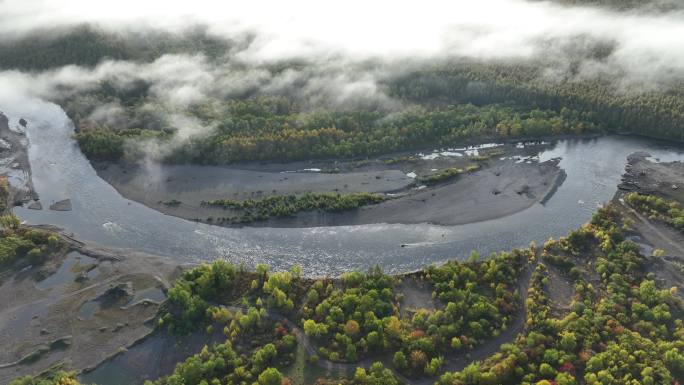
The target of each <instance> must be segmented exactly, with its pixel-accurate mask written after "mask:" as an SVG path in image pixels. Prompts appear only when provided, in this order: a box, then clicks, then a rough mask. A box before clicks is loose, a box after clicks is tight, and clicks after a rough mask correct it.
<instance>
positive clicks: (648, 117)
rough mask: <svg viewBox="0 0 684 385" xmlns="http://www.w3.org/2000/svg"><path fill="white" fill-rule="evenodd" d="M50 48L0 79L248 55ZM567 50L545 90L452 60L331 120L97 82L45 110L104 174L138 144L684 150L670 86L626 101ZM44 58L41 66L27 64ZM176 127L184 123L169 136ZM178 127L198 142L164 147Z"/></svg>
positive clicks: (166, 154) (538, 75) (209, 42)
mask: <svg viewBox="0 0 684 385" xmlns="http://www.w3.org/2000/svg"><path fill="white" fill-rule="evenodd" d="M53 35H54V36H53V37H51V38H46V37H44V36H43V35H39V34H36V35H35V36H29V37H25V38H22V39H19V40H11V39H10V40H9V41H7V42H4V43H1V44H0V67H2V68H16V69H22V70H28V71H35V70H39V69H47V68H50V69H55V68H58V67H60V66H63V65H66V64H77V65H81V66H84V67H86V68H88V67H93V66H94V65H96V63H101V62H102V61H104V60H107V59H117V60H126V61H128V62H133V63H151V62H153V61H155V60H157V59H159V58H160V57H162V56H163V55H165V54H179V53H181V54H183V53H187V54H200V55H202V57H203V58H204V59H203V60H204V63H207V65H209V66H220V65H223V64H222V63H223V62H224V61H226V60H227V61H228V62H229V63H230V61H231V60H233V59H232V56H231V55H233V53H234V52H239V51H240V49H241V48H244V47H246V46H249V38H248V37H245V38H244V39H243V40H242V41H240V42H230V41H227V40H222V39H218V38H215V37H212V36H211V35H209V34H207V33H206V32H205V31H204V30H202V29H201V28H197V29H196V30H191V31H188V32H186V33H182V34H168V33H166V34H165V33H161V32H149V33H143V32H138V33H131V34H128V35H126V34H122V35H116V34H113V33H110V32H106V31H103V30H99V29H97V28H95V27H90V26H82V27H79V28H76V29H72V30H66V31H60V32H59V33H57V32H55V33H54V34H53ZM578 39H581V38H578ZM577 45H579V46H581V47H582V48H573V49H574V50H575V51H577V52H575V51H572V52H568V54H572V55H571V57H570V58H568V59H567V60H568V61H569V63H568V66H567V67H568V68H567V69H566V70H564V72H562V73H561V74H558V75H554V76H553V78H549V72H550V71H551V72H553V71H554V70H555V69H556V66H557V65H558V62H557V60H556V59H554V58H547V59H530V60H511V61H501V60H500V61H487V62H484V61H478V60H474V59H458V58H454V59H448V60H447V59H440V60H434V61H432V62H430V63H426V62H424V63H420V62H416V63H412V65H410V66H408V67H407V68H406V69H402V70H394V69H392V68H388V70H387V71H385V72H386V73H385V74H383V75H382V76H380V77H378V78H377V80H376V82H377V84H376V86H377V91H378V92H380V95H381V97H382V98H381V99H382V100H389V101H390V103H384V102H381V101H380V99H378V100H373V99H371V100H369V101H366V102H361V101H359V102H358V103H357V104H355V105H352V106H345V105H340V106H335V105H330V103H327V102H326V100H328V99H326V98H328V97H329V96H326V95H325V94H323V95H317V94H315V93H314V94H301V93H297V92H295V91H294V90H292V89H286V90H282V89H281V90H274V89H273V90H269V89H268V88H265V89H261V88H260V87H258V86H255V87H251V88H249V87H248V88H246V89H244V90H243V91H242V92H241V93H238V94H230V95H223V96H222V95H220V90H219V89H217V90H215V91H212V92H216V93H217V94H216V95H212V96H210V97H208V98H205V99H202V100H199V101H193V102H191V103H190V104H189V105H186V106H182V107H178V106H176V107H173V108H171V107H169V106H168V105H165V104H164V103H163V102H162V101H160V100H159V97H160V96H159V94H158V92H159V90H158V89H157V86H156V84H154V83H151V82H150V81H148V80H144V79H143V78H138V79H136V78H135V77H134V78H132V79H128V80H127V81H126V82H124V83H123V84H117V83H116V82H113V81H111V80H109V79H104V80H102V81H101V82H100V83H98V84H97V86H95V87H88V88H85V89H71V90H70V91H69V92H66V93H64V94H60V95H56V96H55V101H56V102H58V103H60V104H61V105H62V106H63V107H64V108H65V109H66V111H67V112H68V114H69V116H70V117H71V118H72V119H73V120H74V122H75V123H76V126H77V128H78V130H79V132H78V133H77V135H76V138H77V140H78V142H79V144H80V146H81V148H82V150H83V151H84V153H85V154H86V155H87V156H88V157H89V158H91V159H106V160H118V159H121V158H128V159H129V160H136V159H139V158H141V157H142V156H144V151H146V150H145V149H144V148H145V147H147V146H144V145H143V144H144V143H149V142H152V143H154V144H156V145H158V146H161V147H162V148H163V149H164V150H163V151H160V152H159V153H158V154H157V156H160V157H161V159H162V160H164V161H166V162H171V163H200V164H226V163H233V162H238V161H245V160H246V161H250V160H257V161H268V160H280V161H289V160H298V159H310V158H334V157H365V156H372V155H378V154H383V153H390V152H395V151H400V150H407V149H416V148H425V147H430V146H451V145H455V144H462V143H464V142H481V141H486V140H491V139H506V138H525V137H540V136H550V135H559V134H571V135H572V134H583V133H605V132H607V133H632V134H639V135H646V136H650V137H657V138H666V139H674V140H682V139H684V130H683V129H682V127H684V112H683V111H684V98H683V97H682V95H683V89H682V84H681V82H678V81H676V80H674V81H672V82H668V83H667V84H657V85H655V84H651V85H650V86H649V87H643V86H635V87H631V86H629V85H627V86H625V87H626V88H625V87H623V86H620V84H621V81H623V80H624V79H622V78H621V77H620V76H621V75H619V74H601V73H597V74H595V75H593V76H590V77H587V76H586V75H584V76H580V75H579V73H580V70H581V68H582V66H583V65H584V63H599V64H600V63H603V62H605V61H606V60H608V59H609V58H610V57H611V55H612V54H613V52H614V50H615V46H614V45H613V44H612V43H610V42H600V41H591V40H582V41H579V42H578V43H577ZM569 49H570V48H569ZM3 50H5V51H6V54H2V52H4V51H3ZM10 52H13V53H10ZM16 52H26V53H27V54H26V55H24V54H21V55H20V54H16ZM42 53H45V55H46V56H45V57H42V56H39V55H42ZM317 66H318V64H316V63H312V62H307V61H304V60H302V61H283V62H276V63H267V64H260V65H258V66H257V67H256V68H253V69H252V70H253V71H257V72H260V73H263V74H264V75H263V76H266V77H274V76H285V75H287V74H289V73H307V71H309V72H311V73H312V74H313V73H316V72H315V71H317V68H318V67H317ZM358 67H359V68H357V70H358V71H364V70H366V69H367V68H377V69H379V70H381V69H382V64H380V63H374V62H371V63H362V64H359V65H358ZM232 69H234V70H235V71H238V72H236V73H237V74H239V73H249V72H244V71H245V70H246V69H245V67H244V64H240V63H235V64H230V65H228V67H227V68H226V69H225V70H228V71H230V70H232ZM225 70H224V69H222V70H221V71H225ZM240 71H243V72H240ZM228 73H230V72H228ZM284 74H285V75H284ZM127 76H129V75H127ZM312 76H313V75H312ZM217 80H218V79H217ZM301 82H302V84H301V85H300V86H301V87H305V86H306V85H307V83H306V82H307V80H306V79H303V80H301ZM296 86H297V85H295V87H296ZM65 87H66V88H67V89H69V87H68V85H67V86H65ZM630 87H631V88H630ZM623 88H624V89H623ZM321 92H323V91H321ZM105 107H112V108H115V109H116V110H117V113H116V119H114V118H112V117H111V116H106V117H103V115H104V114H103V112H102V111H103V109H104V108H105ZM179 115H181V116H183V117H184V119H185V120H189V121H190V122H191V123H188V122H187V121H185V120H184V121H183V122H180V123H179V121H178V119H177V118H178V116H179ZM188 124H192V125H197V126H200V127H203V129H202V130H199V131H200V132H201V133H200V134H196V135H189V136H187V135H182V139H180V140H174V139H175V137H176V136H177V135H176V134H177V132H178V131H179V130H181V131H183V130H184V129H185V128H186V126H187V125H188Z"/></svg>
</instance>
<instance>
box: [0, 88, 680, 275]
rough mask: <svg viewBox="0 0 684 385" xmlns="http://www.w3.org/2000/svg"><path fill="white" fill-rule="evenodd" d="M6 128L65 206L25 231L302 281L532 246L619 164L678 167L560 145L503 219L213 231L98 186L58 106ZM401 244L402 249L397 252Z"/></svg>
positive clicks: (33, 219)
mask: <svg viewBox="0 0 684 385" xmlns="http://www.w3.org/2000/svg"><path fill="white" fill-rule="evenodd" d="M0 109H1V110H4V111H5V113H6V114H7V115H8V116H9V117H10V124H11V125H12V124H14V125H16V122H17V120H18V119H19V118H20V117H24V118H27V119H28V120H29V126H28V129H27V135H28V137H29V141H30V143H31V145H30V149H29V158H30V161H31V166H32V175H33V182H34V186H35V189H36V191H37V192H38V194H39V195H40V197H41V200H42V202H43V206H44V207H48V206H49V205H50V204H51V203H54V202H56V201H59V200H62V199H67V198H68V199H71V201H72V204H73V210H72V211H69V212H56V211H51V210H46V209H44V210H42V211H35V210H28V209H25V208H17V210H16V212H17V214H18V215H19V216H20V217H22V218H23V219H25V220H26V221H28V222H30V223H35V224H38V223H40V224H45V223H48V224H54V225H57V226H60V227H62V228H64V229H65V230H66V231H68V232H72V233H74V234H75V236H76V237H77V238H78V239H81V240H84V241H92V242H96V243H100V244H102V245H106V246H113V247H122V248H129V249H134V250H141V251H145V252H149V253H153V254H160V255H164V256H168V257H169V258H174V259H176V260H178V261H179V262H197V261H203V260H212V259H215V258H217V257H222V258H226V259H228V260H230V261H233V262H236V263H245V264H246V265H248V266H254V265H255V264H256V263H267V264H269V265H271V266H272V267H273V268H274V269H287V268H290V267H292V266H294V265H299V266H301V267H302V268H303V270H304V272H305V274H308V275H315V276H323V275H338V274H340V273H342V272H344V271H348V270H351V269H361V270H365V269H367V268H369V267H372V266H375V265H379V266H381V267H382V268H383V269H384V270H385V271H386V272H389V273H399V272H406V271H411V270H415V269H419V268H421V267H423V266H425V265H427V264H431V263H438V262H442V261H445V260H447V259H452V258H463V257H465V256H467V255H469V254H470V252H471V251H472V250H478V251H479V252H480V254H489V253H490V252H495V251H501V250H509V249H511V248H514V247H521V246H526V245H528V244H529V243H530V241H536V242H538V243H541V242H543V241H545V240H546V239H548V238H549V237H558V236H561V235H564V234H566V233H567V232H568V231H569V230H572V229H574V228H577V227H578V226H580V225H582V224H583V223H586V222H587V221H588V220H589V219H590V218H591V215H592V213H593V212H594V211H595V210H596V208H597V207H598V206H599V205H600V204H601V203H603V202H606V201H608V200H609V199H610V198H611V197H612V196H613V194H614V193H615V191H616V186H617V184H618V183H619V181H620V176H621V174H622V173H623V170H624V165H625V162H626V157H627V156H628V155H629V154H631V153H633V152H635V151H648V152H650V153H651V154H652V155H653V156H654V157H657V158H660V159H661V160H663V161H672V160H682V159H683V158H684V156H683V155H682V154H683V153H682V148H677V147H668V146H665V145H664V144H663V143H661V142H656V141H650V140H645V139H642V138H635V137H615V136H609V137H602V138H598V139H581V140H580V139H578V140H561V141H558V142H555V143H553V144H552V145H551V147H550V148H548V149H545V150H540V151H541V152H540V153H539V158H540V160H541V161H545V160H548V159H551V158H555V157H561V158H562V161H561V163H560V167H561V168H563V169H564V170H565V171H566V173H567V179H566V180H565V182H564V183H563V184H562V186H560V188H559V189H558V190H557V192H556V193H555V194H554V196H553V197H551V199H550V200H548V201H547V202H546V203H545V204H544V205H542V204H535V205H534V206H532V207H530V208H529V209H526V210H524V211H521V212H519V213H517V214H513V215H510V216H507V217H504V218H499V219H496V220H490V221H484V222H478V223H473V224H467V225H459V226H437V225H431V224H412V225H402V224H371V225H359V226H339V227H316V228H249V227H247V228H222V227H217V226H211V225H206V224H200V223H195V222H191V221H187V220H183V219H180V218H176V217H172V216H167V215H164V214H161V213H159V212H157V211H155V210H152V209H150V208H148V207H145V206H143V205H141V204H138V203H136V202H133V201H130V200H127V199H125V198H123V197H122V196H121V195H120V194H119V193H118V192H117V191H116V190H115V189H114V188H113V187H112V186H111V185H109V184H108V183H107V182H105V181H104V180H102V179H101V178H99V177H98V176H97V174H96V172H95V170H94V169H93V167H92V166H91V165H90V163H89V162H88V161H87V159H86V158H85V157H84V156H83V155H82V153H81V152H80V150H79V149H78V147H77V145H76V143H75V142H74V140H73V139H72V135H73V129H74V127H73V124H72V123H71V121H70V120H69V119H68V118H67V117H66V115H65V114H64V112H63V111H62V109H61V108H59V107H58V106H56V105H54V104H50V103H46V102H42V101H34V102H33V103H26V104H24V105H22V106H16V105H15V106H0ZM402 245H406V247H402Z"/></svg>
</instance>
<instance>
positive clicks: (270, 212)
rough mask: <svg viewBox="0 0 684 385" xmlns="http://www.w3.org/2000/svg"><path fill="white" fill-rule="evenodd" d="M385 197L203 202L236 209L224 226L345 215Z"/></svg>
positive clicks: (363, 195)
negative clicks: (312, 214) (303, 216)
mask: <svg viewBox="0 0 684 385" xmlns="http://www.w3.org/2000/svg"><path fill="white" fill-rule="evenodd" d="M384 200H385V198H384V197H383V196H382V195H378V194H372V193H365V192H360V193H348V194H338V193H311V192H307V193H305V194H302V195H294V194H290V195H274V196H269V197H266V198H262V199H247V200H244V201H236V200H232V199H217V200H211V201H208V202H202V205H203V206H213V207H222V208H224V209H232V210H233V211H235V212H236V216H234V217H229V218H227V219H225V220H224V219H223V218H218V219H217V220H218V221H220V222H221V223H223V222H225V221H228V222H229V223H250V222H254V221H261V220H266V219H269V218H284V217H291V216H293V215H295V214H297V213H299V212H304V211H314V210H319V211H322V212H330V213H336V212H342V211H349V210H355V209H358V208H359V207H363V206H366V205H371V204H376V203H380V202H382V201H384Z"/></svg>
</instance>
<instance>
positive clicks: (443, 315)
mask: <svg viewBox="0 0 684 385" xmlns="http://www.w3.org/2000/svg"><path fill="white" fill-rule="evenodd" d="M632 199H634V198H630V200H632ZM654 202H655V201H654ZM640 204H643V203H640ZM661 211H662V210H660V211H658V212H661ZM630 226H631V224H630V221H629V220H627V219H625V218H624V217H623V216H622V214H620V212H618V211H617V210H616V208H615V207H613V206H606V207H603V208H601V209H599V211H598V212H597V213H596V214H595V215H594V217H593V218H592V220H591V222H590V223H588V224H586V225H585V226H583V227H581V228H579V229H577V230H574V231H572V232H570V233H569V234H568V235H567V236H565V237H560V238H558V239H550V240H548V241H547V242H546V243H545V244H544V245H542V246H541V247H537V246H536V245H531V246H530V247H529V248H527V249H523V250H515V251H512V252H508V253H500V254H495V255H492V256H490V257H489V258H487V259H480V257H479V256H478V255H477V254H476V253H473V254H472V255H471V256H470V257H469V258H468V259H467V260H465V261H451V262H448V263H446V264H444V265H442V266H430V267H427V268H425V269H424V270H422V271H420V272H417V273H413V274H411V275H404V276H389V275H386V274H384V273H382V271H380V269H379V268H375V269H371V270H370V271H368V272H366V273H361V272H349V273H346V274H344V275H343V276H342V277H340V278H339V279H338V280H333V279H330V278H320V279H308V278H304V277H302V276H301V272H300V270H299V269H298V268H293V269H292V270H290V271H280V272H272V271H270V269H269V267H268V266H265V265H258V266H257V267H256V269H255V270H247V269H246V268H245V267H244V266H236V265H232V264H230V263H228V262H225V261H221V260H218V261H215V262H213V263H210V264H203V265H200V266H198V267H196V268H193V269H190V270H188V271H186V272H185V273H183V275H182V276H181V277H180V279H179V280H178V281H177V282H176V283H175V284H174V286H173V287H172V288H171V289H170V290H169V292H168V298H169V299H168V301H167V303H166V304H165V305H164V307H163V309H162V310H161V314H160V317H159V322H158V328H161V329H168V330H169V331H170V332H172V333H175V334H179V333H180V334H185V333H189V332H192V331H205V332H207V333H210V332H212V331H213V330H221V331H222V332H223V335H224V336H225V341H224V342H219V343H215V344H213V345H208V346H205V347H204V348H203V349H202V350H201V351H200V352H198V353H197V354H195V355H193V356H191V357H189V358H187V359H186V360H185V361H183V362H180V363H178V364H177V366H176V368H175V369H174V370H173V372H172V373H170V374H168V375H167V376H164V377H162V378H160V379H158V380H155V381H150V382H148V383H147V384H148V385H152V384H154V385H157V384H185V385H191V384H193V385H194V384H196V385H200V384H240V383H256V384H259V385H277V384H289V383H291V382H290V379H289V378H288V377H287V376H286V375H285V374H284V373H287V370H288V368H289V367H290V366H292V365H295V362H297V361H298V360H299V359H298V358H296V357H297V354H295V351H296V349H297V346H298V345H299V344H302V343H303V344H306V345H307V346H308V345H311V346H312V350H311V351H310V352H308V350H305V351H307V352H308V353H306V355H305V360H306V364H305V365H316V364H317V363H319V362H322V361H325V362H348V363H351V364H355V363H358V365H359V366H360V367H359V368H358V369H356V371H355V372H354V373H353V374H350V375H349V377H343V378H320V379H319V380H318V384H321V385H324V384H347V385H371V384H372V385H375V384H399V383H401V378H408V379H419V378H426V377H427V378H432V381H435V382H436V383H437V384H440V385H495V384H501V385H513V384H524V385H528V384H529V385H532V384H534V385H550V384H558V385H572V384H591V385H599V384H601V385H608V384H615V385H617V384H629V385H655V384H675V383H677V381H679V380H681V379H682V376H684V350H683V349H684V323H683V322H682V320H681V315H682V302H681V300H680V299H679V296H678V293H677V289H676V288H670V289H668V288H659V287H658V286H657V284H656V280H655V278H656V277H655V274H654V273H653V272H647V267H646V266H647V260H646V258H647V257H645V256H644V255H642V254H641V253H640V251H639V247H638V246H637V245H636V244H635V243H633V242H632V241H630V240H628V239H627V237H626V234H628V232H629V231H630ZM554 269H556V270H557V271H559V272H560V276H559V275H557V274H558V273H552V270H554ZM525 271H528V272H529V271H531V274H529V273H524V272H525ZM523 276H526V277H530V278H529V283H528V284H527V285H523V286H521V284H520V282H521V281H520V279H521V278H522V277H523ZM559 277H561V278H559ZM562 277H566V278H562ZM410 279H417V280H420V281H423V282H425V283H427V284H428V288H429V290H430V291H431V297H432V298H433V300H434V303H435V304H436V308H435V309H428V308H425V309H417V310H415V311H413V312H409V313H408V314H406V313H404V312H402V311H401V308H402V299H403V295H404V294H405V293H404V292H403V289H402V282H404V281H408V280H410ZM552 279H567V280H568V281H569V282H572V286H571V287H572V290H573V292H574V294H573V296H572V301H571V302H570V304H569V306H568V307H567V308H559V307H558V303H557V300H558V299H557V298H554V295H553V291H551V290H550V287H549V285H552V284H553V282H552ZM521 287H525V288H526V292H522V291H520V290H519V288H521ZM425 305H427V304H425ZM521 306H524V307H525V309H526V311H523V312H522V313H521V312H520V310H521ZM520 314H524V315H525V318H524V319H523V321H524V327H523V329H522V332H521V333H519V334H518V335H517V337H514V338H513V340H512V341H510V342H507V343H504V344H503V345H501V347H500V349H499V350H498V351H497V352H496V353H494V354H492V355H489V356H488V357H486V358H485V359H483V360H482V361H477V360H476V361H474V362H471V363H469V364H467V365H466V366H465V367H464V368H463V369H462V370H458V371H448V370H447V371H446V372H444V370H445V368H447V367H448V366H447V362H449V360H450V357H454V356H455V357H461V356H463V355H466V356H467V354H468V352H470V351H473V349H477V347H478V346H480V345H483V344H487V343H488V341H490V340H491V339H492V338H494V337H495V336H497V335H498V334H499V333H501V332H503V331H505V330H506V329H507V328H508V327H509V326H510V325H512V323H513V321H514V320H515V319H516V317H517V316H519V315H520ZM388 355H389V359H388V360H385V361H384V362H383V363H380V362H378V363H375V364H372V365H371V366H369V367H366V368H364V367H361V363H362V362H366V361H364V360H366V359H371V360H373V359H377V360H378V361H383V359H382V357H387V356H388ZM301 364H302V363H301V361H300V365H301ZM11 384H12V385H53V384H54V385H57V384H59V385H64V384H77V382H76V380H75V377H74V375H73V374H71V373H66V372H55V373H54V374H47V375H45V376H42V377H38V378H33V377H25V378H20V379H17V380H15V381H13V382H12V383H11Z"/></svg>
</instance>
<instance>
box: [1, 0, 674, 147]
mask: <svg viewBox="0 0 684 385" xmlns="http://www.w3.org/2000/svg"><path fill="white" fill-rule="evenodd" d="M57 3H58V4H57ZM83 23H88V24H90V25H95V26H97V27H98V28H102V29H103V30H105V31H110V32H113V33H114V32H115V33H118V34H123V35H124V36H125V34H126V32H127V31H128V32H131V31H136V32H138V33H140V32H141V31H145V30H163V31H170V32H182V31H185V30H187V29H189V28H192V27H193V26H197V25H202V26H205V27H206V30H207V33H208V34H209V35H211V36H214V37H218V38H225V39H231V40H240V41H249V43H248V44H245V45H244V46H243V47H241V48H240V49H236V50H233V51H230V52H229V53H228V54H227V56H226V57H222V58H219V59H218V60H209V59H208V58H206V57H205V56H203V55H201V54H173V55H164V56H162V57H160V58H158V59H156V60H154V61H153V62H150V63H135V62H126V61H112V60H106V61H104V62H102V63H100V64H99V65H97V66H95V67H94V68H83V67H78V66H66V67H63V68H57V69H52V70H49V71H45V72H40V73H36V72H30V73H29V72H21V71H16V70H6V71H4V72H0V86H1V87H0V89H1V90H2V91H0V110H1V109H2V104H3V103H4V104H7V103H13V100H14V101H16V98H18V97H20V96H22V97H38V98H44V99H52V100H54V99H57V100H59V99H64V98H68V97H70V96H71V95H74V94H77V93H78V92H81V91H87V90H90V89H93V88H94V87H97V86H98V85H99V84H100V83H101V82H102V81H104V80H107V81H111V82H113V83H114V84H116V85H117V87H122V88H125V87H126V86H127V85H133V84H135V83H136V81H140V80H142V81H144V82H146V83H148V84H150V85H151V88H150V90H149V94H150V95H152V96H153V97H155V98H156V99H157V100H156V102H155V103H157V104H158V106H157V107H161V108H163V109H164V110H166V111H168V112H169V116H172V117H173V116H176V118H174V119H172V120H173V121H177V122H179V123H178V124H177V126H178V127H177V128H179V129H180V130H181V133H180V134H179V136H180V137H186V136H187V135H188V134H194V133H197V132H201V131H202V130H201V129H199V128H198V127H196V126H197V122H192V124H189V123H188V121H187V118H186V117H184V116H183V114H182V112H183V109H184V108H186V107H187V106H189V105H191V104H193V103H198V102H201V101H204V100H211V99H214V98H218V99H223V98H231V97H243V96H245V95H252V94H255V93H264V94H288V95H295V96H297V97H299V98H300V99H302V100H306V101H307V103H310V104H311V105H315V106H321V105H323V106H327V107H334V108H358V107H359V106H368V105H370V106H372V108H376V109H384V110H388V111H392V110H396V109H398V108H400V107H401V102H400V101H397V100H393V99H392V98H391V97H389V96H388V95H387V94H386V93H385V92H384V90H383V89H382V86H381V85H380V83H381V82H380V80H381V79H383V78H385V77H387V76H392V75H397V74H401V73H402V72H405V71H409V70H411V69H413V68H417V67H425V66H430V65H432V64H433V63H435V62H445V61H449V60H477V61H497V62H507V61H513V62H526V61H533V62H538V63H542V65H543V66H544V68H546V70H545V72H544V75H543V76H542V77H541V78H540V80H541V81H549V82H557V81H561V80H562V81H567V80H568V79H570V80H571V81H572V80H578V81H581V80H586V79H593V78H596V77H601V78H606V79H610V81H611V82H614V84H615V89H616V90H618V91H619V92H646V91H653V90H658V89H667V87H670V86H671V85H672V84H673V83H678V82H680V81H682V79H683V78H684V39H683V38H682V37H683V36H684V13H682V12H681V11H669V12H644V11H638V12H637V11H635V10H633V11H613V10H609V9H600V8H591V7H568V6H562V5H558V4H555V3H552V2H526V1H519V0H489V1H467V2H465V1H422V2H396V1H373V2H363V1H347V2H341V3H335V4H332V3H329V2H320V1H296V2H266V1H253V2H242V3H241V4H231V5H228V3H226V2H212V1H204V0H199V1H193V2H187V1H183V2H180V1H144V2H141V1H132V0H122V1H117V2H105V3H102V2H92V1H82V0H72V1H59V2H54V1H48V0H30V1H27V0H4V1H1V2H0V34H2V35H3V37H4V38H5V40H6V41H11V40H12V39H18V38H21V37H22V36H25V35H26V34H29V33H34V32H35V31H37V30H42V31H50V30H51V29H54V28H67V27H70V26H76V25H80V24H83ZM247 37H249V39H247ZM246 39H247V40H246ZM597 47H598V48H601V49H602V50H603V52H605V54H603V55H601V56H600V57H595V55H593V52H595V51H596V49H597ZM285 60H299V61H301V62H302V63H305V64H306V65H302V66H294V67H292V68H288V69H287V70H284V71H274V70H272V69H271V68H270V67H269V65H272V64H273V63H278V62H282V61H285ZM571 66H572V71H571V69H570V67H571ZM121 112H122V108H121V106H118V105H116V104H112V105H103V106H100V107H98V108H97V109H96V110H95V111H94V112H93V114H92V116H91V118H92V119H95V120H98V121H103V122H108V123H111V122H115V121H116V119H118V118H120V117H121ZM174 114H175V115H174Z"/></svg>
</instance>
